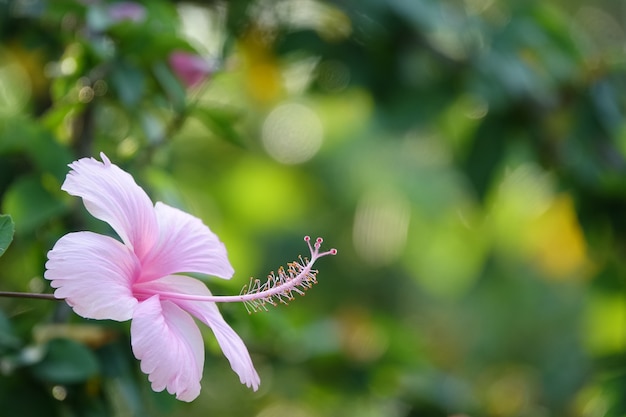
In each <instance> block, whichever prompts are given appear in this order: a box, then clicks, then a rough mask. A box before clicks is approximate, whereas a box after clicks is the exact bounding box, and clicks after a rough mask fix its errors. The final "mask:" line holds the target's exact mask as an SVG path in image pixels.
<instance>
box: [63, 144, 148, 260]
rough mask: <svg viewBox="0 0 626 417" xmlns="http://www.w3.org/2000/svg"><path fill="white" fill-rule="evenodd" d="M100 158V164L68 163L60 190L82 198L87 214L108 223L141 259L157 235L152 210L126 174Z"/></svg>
mask: <svg viewBox="0 0 626 417" xmlns="http://www.w3.org/2000/svg"><path fill="white" fill-rule="evenodd" d="M100 156H101V158H102V161H103V162H99V161H97V160H96V159H94V158H82V159H79V160H78V161H75V162H73V163H71V164H70V165H69V166H70V168H72V170H71V171H70V172H69V173H68V174H67V177H66V179H65V182H64V183H63V186H62V187H61V189H63V190H65V191H67V192H68V193H69V194H71V195H74V196H78V197H82V199H83V202H84V204H85V207H86V208H87V210H88V211H89V213H91V214H92V215H93V216H94V217H96V218H98V219H100V220H103V221H105V222H107V223H109V224H110V225H111V227H112V228H113V229H114V230H115V232H116V233H117V234H118V235H119V236H120V238H121V239H122V241H123V242H124V243H125V244H126V245H128V246H129V247H130V248H131V249H133V250H134V251H135V253H136V254H137V256H138V257H139V258H140V259H141V258H142V257H143V255H145V253H147V252H148V251H149V250H150V248H151V247H152V244H153V242H154V241H155V240H156V238H157V236H158V228H157V222H156V219H155V214H154V207H153V205H152V202H151V201H150V198H149V197H148V195H147V194H146V193H145V191H144V190H143V189H142V188H141V187H139V186H138V185H137V183H135V180H134V179H133V177H132V176H131V175H130V174H129V173H127V172H125V171H123V170H121V169H120V168H119V167H118V166H116V165H114V164H112V163H111V161H109V159H108V158H107V157H106V155H104V154H103V153H101V154H100Z"/></svg>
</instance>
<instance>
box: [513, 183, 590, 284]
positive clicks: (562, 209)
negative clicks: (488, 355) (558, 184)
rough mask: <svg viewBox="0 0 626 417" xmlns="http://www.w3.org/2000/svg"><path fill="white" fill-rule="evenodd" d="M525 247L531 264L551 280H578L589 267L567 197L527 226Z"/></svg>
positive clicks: (554, 202)
mask: <svg viewBox="0 0 626 417" xmlns="http://www.w3.org/2000/svg"><path fill="white" fill-rule="evenodd" d="M525 243H526V247H527V250H528V252H529V254H530V256H531V258H532V260H533V262H534V263H535V264H536V266H538V267H539V268H540V270H541V271H542V272H543V273H544V274H545V275H546V276H548V277H550V278H555V279H565V278H570V277H572V276H579V275H580V274H581V273H584V272H585V271H586V270H588V268H589V267H590V261H589V259H588V257H587V245H586V242H585V238H584V235H583V232H582V230H581V227H580V225H579V223H578V220H577V218H576V213H575V210H574V205H573V203H572V199H571V198H570V196H569V195H567V194H561V195H558V196H556V197H555V198H554V199H553V200H552V202H551V204H550V205H549V206H548V207H547V209H546V211H545V212H544V213H542V214H541V215H540V216H538V217H537V218H536V219H534V220H533V221H531V222H530V223H529V227H528V229H527V234H526V239H525Z"/></svg>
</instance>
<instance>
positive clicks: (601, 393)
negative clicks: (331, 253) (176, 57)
mask: <svg viewBox="0 0 626 417" xmlns="http://www.w3.org/2000/svg"><path fill="white" fill-rule="evenodd" d="M625 19H626V3H625V2H623V1H613V0H604V1H601V0H595V1H594V0H561V1H559V0H553V1H545V0H544V1H537V0H517V1H516V0H509V1H505V0H444V1H435V0H362V1H357V0H343V1H336V2H324V1H318V0H279V1H266V0H242V1H213V2H206V3H205V2H190V3H188V2H171V1H164V0H154V1H147V0H146V1H145V2H143V3H129V2H125V3H108V2H106V1H104V0H101V1H98V0H80V1H79V0H76V1H68V0H59V1H44V0H28V1H27V0H4V1H0V39H1V44H0V213H5V214H10V215H11V216H12V218H13V220H14V222H15V227H16V233H15V238H14V241H13V243H12V244H11V246H10V247H9V248H8V249H7V251H6V253H5V254H4V256H2V258H0V290H3V291H29V292H45V293H49V292H51V290H50V288H49V285H48V283H47V282H45V281H44V280H43V279H42V276H43V271H44V263H45V260H46V252H47V251H48V250H49V249H50V248H51V247H52V246H53V244H54V242H56V240H57V239H58V238H60V237H61V236H62V235H63V234H65V233H67V232H69V231H74V230H93V231H98V232H101V233H111V232H110V230H109V229H108V226H106V225H105V224H103V223H101V222H98V221H96V220H94V219H92V218H91V217H90V216H89V215H88V214H87V213H86V212H85V210H84V209H83V207H82V204H81V202H80V200H79V199H77V198H73V197H70V196H68V195H66V194H65V193H64V192H62V191H61V190H60V185H61V183H62V181H63V179H64V177H65V175H66V173H67V171H68V168H67V166H66V165H67V163H69V162H71V161H73V160H75V159H77V158H79V157H82V156H97V155H98V154H99V152H101V151H103V152H105V153H106V154H107V155H108V156H109V158H110V159H111V160H112V161H113V162H114V163H116V164H118V165H120V166H121V167H122V168H124V169H126V170H128V171H129V172H131V173H132V174H133V175H134V176H135V178H136V180H137V182H138V183H139V184H140V185H142V186H143V187H144V188H146V190H148V192H149V194H150V195H151V197H152V198H153V199H154V200H161V201H164V202H167V203H168V204H171V205H174V206H177V207H180V208H182V209H184V210H186V211H188V212H190V213H192V214H193V215H195V216H198V217H200V218H202V219H203V221H204V222H205V223H206V224H207V225H209V226H210V227H211V228H212V230H213V231H215V232H216V233H217V234H218V236H220V238H221V239H222V240H223V241H224V242H225V244H226V247H227V248H228V251H229V256H230V259H231V261H232V263H233V265H234V267H235V270H236V275H235V277H234V278H233V279H232V280H231V281H230V282H226V283H225V282H223V281H221V280H215V281H214V282H210V283H209V286H210V288H211V290H212V291H213V292H214V293H218V294H235V293H238V292H239V290H240V288H241V286H243V285H244V284H245V283H247V281H248V278H249V277H250V276H256V277H263V276H265V275H266V274H267V273H268V272H269V271H271V270H276V268H277V267H278V266H280V265H285V264H286V263H287V262H289V261H292V260H294V259H296V258H297V256H298V255H299V254H302V255H306V254H307V253H306V252H307V250H306V246H305V244H304V242H302V237H303V236H304V235H311V236H313V237H316V236H322V237H324V239H325V245H326V246H327V248H330V247H335V248H337V249H338V251H339V254H338V255H337V256H335V257H329V258H324V259H322V260H321V261H320V262H319V264H318V265H317V267H318V269H319V270H320V274H319V277H318V278H319V284H318V285H317V286H316V287H315V288H314V289H312V290H311V291H309V292H308V294H307V296H306V297H304V298H301V299H298V300H296V301H294V302H293V303H292V304H291V305H290V306H288V307H284V306H282V307H280V308H276V309H272V310H270V311H269V312H266V313H258V314H253V315H248V314H247V312H246V310H245V308H244V307H243V306H241V305H223V306H221V310H222V312H223V314H224V316H225V317H226V319H227V321H228V322H229V323H230V324H231V325H232V326H233V328H234V329H235V330H236V331H237V332H238V333H239V334H240V335H241V336H242V338H243V339H244V341H245V342H246V344H247V346H248V348H249V350H250V352H251V354H252V357H253V360H254V362H255V364H256V367H257V369H258V371H259V373H260V376H261V389H260V390H259V391H258V392H257V393H254V392H252V391H251V390H248V389H246V388H245V387H244V386H240V385H239V381H238V378H237V377H236V375H235V374H234V373H233V372H232V371H231V370H230V368H229V365H228V362H227V361H226V360H225V358H224V357H223V356H222V355H221V353H220V351H219V347H218V346H217V343H216V342H215V340H214V338H213V337H212V335H211V333H210V330H209V329H206V328H203V329H202V331H203V332H204V333H205V341H206V344H207V352H208V354H207V360H206V365H205V372H204V380H203V390H202V394H201V396H200V397H199V398H198V399H197V400H196V401H194V402H193V403H191V404H184V403H179V402H177V401H176V400H175V399H173V398H172V397H171V396H169V395H168V394H163V393H161V394H155V393H152V392H151V390H150V388H149V383H148V381H147V377H146V376H145V375H143V374H142V373H141V372H140V371H139V367H138V363H137V361H136V360H135V359H134V357H133V356H132V353H131V350H130V346H129V340H128V337H129V336H128V323H121V324H120V323H115V322H96V321H87V320H83V319H80V318H79V317H77V316H76V315H75V314H73V312H72V311H71V310H70V309H69V308H67V306H65V305H64V304H63V303H56V302H51V301H36V300H23V299H2V300H0V414H1V415H2V416H21V417H29V416H63V417H66V416H85V417H92V416H93V417H98V416H120V417H122V416H155V417H159V416H186V417H193V416H233V417H236V416H245V417H248V416H257V417H318V416H333V417H335V416H337V417H352V416H354V417H370V416H371V417H417V416H420V417H431V416H433V417H434V416H449V417H452V416H454V417H462V416H464V417H467V416H472V417H476V416H493V417H508V416H511V417H513V416H518V417H522V416H524V417H549V416H554V417H563V416H572V417H603V416H607V417H610V416H624V415H626V285H625V284H626V281H625V280H624V277H626V261H625V259H626V258H625V251H626V118H625V111H626V99H625V95H624V93H625V92H626V27H625ZM175 51H186V52H188V53H191V54H197V55H198V58H199V57H203V59H204V58H206V59H207V60H206V61H203V62H204V64H205V65H204V66H202V65H200V66H199V67H193V68H191V69H190V68H187V69H186V70H187V72H185V68H182V69H181V68H179V67H178V68H177V67H176V65H174V64H173V63H172V61H171V54H172V53H173V52H175ZM194 68H195V70H194ZM189 71H191V72H194V71H195V73H194V74H195V75H196V76H198V77H199V78H198V79H201V80H203V82H201V83H195V84H194V83H193V82H192V80H190V78H189ZM191 84H194V85H191Z"/></svg>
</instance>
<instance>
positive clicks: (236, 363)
mask: <svg viewBox="0 0 626 417" xmlns="http://www.w3.org/2000/svg"><path fill="white" fill-rule="evenodd" d="M135 291H136V292H137V293H142V294H159V293H164V292H170V293H177V294H193V295H202V296H209V295H211V291H209V289H208V288H207V287H206V285H204V284H203V283H202V282H201V281H199V280H197V279H194V278H190V277H185V276H179V275H170V276H167V277H163V278H161V279H158V280H154V281H150V282H145V283H141V284H136V285H135ZM170 301H171V302H172V303H175V304H177V305H178V306H179V307H181V308H182V309H184V310H186V311H187V312H189V313H191V314H192V315H194V316H195V317H197V318H198V319H199V320H201V321H202V322H203V323H205V324H206V325H207V326H209V327H210V328H211V330H212V331H213V334H215V338H216V339H217V342H218V343H219V345H220V347H221V348H222V351H223V352H224V356H226V358H227V359H228V361H229V362H230V366H231V368H232V369H233V371H235V372H236V373H237V375H239V380H240V381H241V383H242V384H245V385H247V386H248V387H251V388H252V389H254V390H255V391H256V390H257V389H258V388H259V384H260V378H259V375H258V374H257V372H256V370H255V369H254V365H253V364H252V359H251V358H250V354H249V353H248V349H247V348H246V346H245V344H244V343H243V341H242V340H241V338H240V337H239V335H237V333H235V331H234V330H233V329H232V328H231V327H230V326H229V325H228V323H226V321H225V320H224V318H223V317H222V315H221V314H220V312H219V310H218V308H217V305H216V304H215V303H210V302H205V301H188V300H182V299H171V300H170Z"/></svg>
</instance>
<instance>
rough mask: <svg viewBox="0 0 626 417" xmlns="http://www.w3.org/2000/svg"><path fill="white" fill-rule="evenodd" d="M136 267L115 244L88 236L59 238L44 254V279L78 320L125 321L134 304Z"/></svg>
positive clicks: (129, 255) (123, 248)
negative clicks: (45, 254) (69, 307)
mask: <svg viewBox="0 0 626 417" xmlns="http://www.w3.org/2000/svg"><path fill="white" fill-rule="evenodd" d="M138 268H139V265H138V263H137V260H136V258H135V256H134V255H133V254H132V252H131V251H130V250H129V249H128V248H127V247H126V246H124V245H123V244H122V243H120V242H119V241H117V240H115V239H113V238H111V237H108V236H103V235H99V234H97V233H92V232H75V233H69V234H67V235H65V236H63V237H62V238H61V239H59V240H58V241H57V243H56V244H55V245H54V247H53V248H52V250H51V251H49V252H48V261H47V262H46V272H45V273H44V277H45V278H46V279H48V280H50V281H51V283H50V285H51V286H52V287H53V288H56V290H55V292H54V295H55V297H56V298H60V299H65V300H66V301H67V303H68V304H69V305H70V306H71V307H72V308H73V309H74V311H75V312H76V314H78V315H79V316H82V317H85V318H90V319H98V320H103V319H110V320H117V321H125V320H128V319H130V318H131V316H132V311H133V309H134V307H135V305H136V304H137V300H136V299H135V297H133V294H132V281H133V277H134V276H135V275H136V274H137V270H138Z"/></svg>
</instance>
